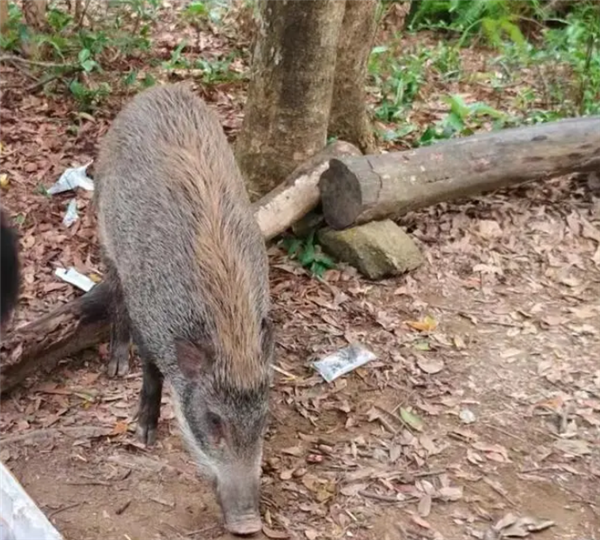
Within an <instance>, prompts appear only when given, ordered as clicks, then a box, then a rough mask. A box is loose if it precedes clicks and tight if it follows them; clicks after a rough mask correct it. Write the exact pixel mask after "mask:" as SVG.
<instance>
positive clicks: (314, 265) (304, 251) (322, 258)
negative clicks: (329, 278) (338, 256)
mask: <svg viewBox="0 0 600 540" xmlns="http://www.w3.org/2000/svg"><path fill="white" fill-rule="evenodd" d="M283 246H284V247H285V249H286V250H287V252H288V255H289V256H290V258H292V259H296V260H297V261H298V262H299V263H300V264H301V265H302V266H303V267H304V268H307V269H308V270H309V271H310V272H311V273H312V274H313V275H315V276H318V277H322V276H323V274H324V273H325V271H326V270H328V269H330V268H335V263H334V262H333V260H332V259H331V258H330V257H328V256H327V255H325V254H324V253H323V252H322V250H321V247H320V246H319V245H317V244H316V242H315V231H314V230H313V231H311V232H310V234H308V236H306V238H296V237H294V236H290V237H287V238H285V239H284V240H283Z"/></svg>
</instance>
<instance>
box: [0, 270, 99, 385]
mask: <svg viewBox="0 0 600 540" xmlns="http://www.w3.org/2000/svg"><path fill="white" fill-rule="evenodd" d="M109 299H110V290H109V286H108V285H107V283H105V282H102V283H100V284H98V285H96V286H94V287H93V288H92V289H91V290H90V291H89V292H87V293H85V294H84V295H83V296H80V297H78V298H76V299H75V300H71V301H70V302H68V303H67V304H65V305H64V306H61V307H59V308H57V309H55V310H54V311H51V312H50V313H48V314H47V315H45V316H44V317H41V318H40V319H37V320H35V321H33V322H31V323H29V324H26V325H25V326H22V327H21V328H17V329H16V330H13V331H12V332H10V333H9V334H8V335H7V336H6V337H5V338H3V339H2V369H1V370H0V393H1V394H2V395H4V394H6V393H7V392H9V391H10V390H12V389H13V388H14V387H15V386H16V385H17V384H19V383H20V382H21V381H23V380H24V379H25V378H26V377H27V376H28V375H30V374H31V373H33V372H34V371H37V370H38V369H39V368H40V367H44V368H52V367H54V366H55V365H56V364H57V363H58V362H59V361H60V360H62V359H64V358H66V357H68V356H70V355H72V354H75V353H78V352H80V351H82V350H84V349H86V348H88V347H91V346H93V345H96V344H97V343H100V342H101V341H102V340H104V339H106V338H107V337H108V330H109V320H110V313H109Z"/></svg>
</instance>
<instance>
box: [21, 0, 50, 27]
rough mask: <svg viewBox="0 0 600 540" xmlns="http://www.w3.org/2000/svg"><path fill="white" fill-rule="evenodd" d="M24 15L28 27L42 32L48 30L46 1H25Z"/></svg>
mask: <svg viewBox="0 0 600 540" xmlns="http://www.w3.org/2000/svg"><path fill="white" fill-rule="evenodd" d="M23 15H24V17H25V22H26V23H27V26H29V27H31V28H33V29H34V30H36V31H37V32H40V31H42V30H44V29H45V28H46V0H25V2H23Z"/></svg>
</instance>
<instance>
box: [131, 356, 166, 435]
mask: <svg viewBox="0 0 600 540" xmlns="http://www.w3.org/2000/svg"><path fill="white" fill-rule="evenodd" d="M138 350H139V353H140V356H141V358H142V369H143V380H142V390H141V392H140V407H139V410H138V414H137V417H138V419H137V422H138V425H137V436H138V438H139V440H140V441H141V442H142V443H144V444H145V445H146V446H152V445H153V444H154V443H155V441H156V429H157V427H158V418H159V416H160V400H161V397H162V387H163V376H162V373H161V372H160V371H159V369H158V367H156V364H155V363H154V362H153V361H152V359H151V358H150V357H149V356H148V355H147V354H145V351H144V347H140V346H139V345H138Z"/></svg>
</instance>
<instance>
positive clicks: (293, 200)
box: [253, 141, 362, 240]
mask: <svg viewBox="0 0 600 540" xmlns="http://www.w3.org/2000/svg"><path fill="white" fill-rule="evenodd" d="M360 155H362V154H361V151H360V150H359V149H358V148H357V147H356V146H354V145H352V144H350V143H347V142H343V141H336V142H334V143H332V144H330V145H328V146H326V147H325V148H324V149H323V150H322V151H321V152H319V153H318V154H316V155H314V156H313V157H312V158H311V159H309V160H308V161H307V162H306V163H304V164H303V165H300V166H299V167H297V168H296V169H295V170H294V172H293V173H292V174H291V175H290V176H289V177H288V178H287V179H286V181H285V182H283V183H282V184H280V185H279V186H278V187H276V188H275V189H274V190H273V191H271V192H270V193H267V195H265V196H264V197H263V198H262V199H260V200H259V201H257V202H255V203H254V205H253V209H254V216H255V217H256V220H257V221H258V225H259V227H260V230H261V231H262V232H263V235H264V237H265V240H270V239H271V238H274V237H275V236H277V235H279V234H281V233H282V232H284V231H285V230H286V229H287V228H288V227H290V225H292V224H294V223H295V222H296V221H298V220H299V219H301V218H302V217H304V216H305V215H306V214H308V212H310V211H311V210H313V209H314V208H315V207H316V206H317V205H318V204H319V188H318V187H317V184H318V182H319V178H320V177H321V175H322V174H323V172H324V171H325V170H326V169H327V167H328V166H329V161H330V160H331V159H332V158H334V157H344V156H360Z"/></svg>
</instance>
